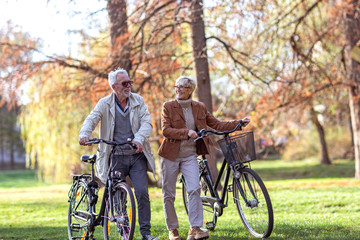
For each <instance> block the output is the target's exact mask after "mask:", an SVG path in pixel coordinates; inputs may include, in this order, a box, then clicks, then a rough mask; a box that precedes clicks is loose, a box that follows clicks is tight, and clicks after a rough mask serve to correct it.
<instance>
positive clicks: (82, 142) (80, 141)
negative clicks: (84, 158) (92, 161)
mask: <svg viewBox="0 0 360 240" xmlns="http://www.w3.org/2000/svg"><path fill="white" fill-rule="evenodd" d="M89 141H90V138H88V137H82V138H80V139H79V143H80V145H84V146H91V145H92V143H88V144H86V143H87V142H89Z"/></svg>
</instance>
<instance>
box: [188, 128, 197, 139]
mask: <svg viewBox="0 0 360 240" xmlns="http://www.w3.org/2000/svg"><path fill="white" fill-rule="evenodd" d="M188 136H189V137H190V138H197V137H198V134H197V133H196V132H195V131H194V130H191V129H190V130H189V132H188Z"/></svg>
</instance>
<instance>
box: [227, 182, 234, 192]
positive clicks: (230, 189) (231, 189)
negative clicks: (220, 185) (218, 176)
mask: <svg viewBox="0 0 360 240" xmlns="http://www.w3.org/2000/svg"><path fill="white" fill-rule="evenodd" d="M227 190H228V192H232V191H233V186H232V184H229V186H228V187H227Z"/></svg>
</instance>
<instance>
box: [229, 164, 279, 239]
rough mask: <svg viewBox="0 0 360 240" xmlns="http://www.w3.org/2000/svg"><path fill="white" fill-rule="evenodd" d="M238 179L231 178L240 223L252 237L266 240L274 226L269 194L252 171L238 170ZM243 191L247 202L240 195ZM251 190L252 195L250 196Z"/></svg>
mask: <svg viewBox="0 0 360 240" xmlns="http://www.w3.org/2000/svg"><path fill="white" fill-rule="evenodd" d="M239 171H240V178H239V179H237V178H233V197H234V202H235V204H236V207H237V210H238V213H239V215H240V218H241V221H242V222H243V224H244V226H245V228H246V230H247V231H248V232H249V233H250V234H251V235H253V236H255V237H259V238H267V237H269V236H270V235H271V232H272V230H273V226H274V215H273V208H272V204H271V200H270V196H269V193H268V191H267V189H266V187H265V184H264V183H263V181H262V180H261V178H260V177H259V175H258V174H257V173H256V172H255V171H254V170H252V169H249V168H243V169H239ZM239 188H241V189H242V190H243V191H244V195H245V196H246V199H247V202H245V200H244V199H243V197H242V196H241V194H240V191H239ZM251 189H253V190H254V191H252V192H254V194H252V192H251Z"/></svg>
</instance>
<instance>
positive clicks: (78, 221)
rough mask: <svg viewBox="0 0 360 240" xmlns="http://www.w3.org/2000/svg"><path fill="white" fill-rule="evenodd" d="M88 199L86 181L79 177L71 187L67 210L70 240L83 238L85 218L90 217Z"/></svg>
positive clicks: (85, 227) (85, 225)
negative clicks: (73, 186) (74, 185)
mask: <svg viewBox="0 0 360 240" xmlns="http://www.w3.org/2000/svg"><path fill="white" fill-rule="evenodd" d="M89 210H90V201H89V195H88V188H87V181H86V180H85V179H80V180H79V182H78V183H77V185H76V187H75V188H74V189H73V191H72V194H71V197H70V201H69V210H68V236H69V239H70V240H73V239H85V236H86V235H87V224H86V223H87V220H88V219H89V217H90V213H89Z"/></svg>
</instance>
